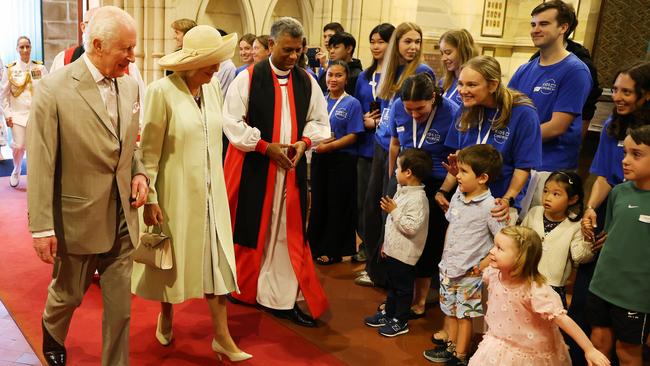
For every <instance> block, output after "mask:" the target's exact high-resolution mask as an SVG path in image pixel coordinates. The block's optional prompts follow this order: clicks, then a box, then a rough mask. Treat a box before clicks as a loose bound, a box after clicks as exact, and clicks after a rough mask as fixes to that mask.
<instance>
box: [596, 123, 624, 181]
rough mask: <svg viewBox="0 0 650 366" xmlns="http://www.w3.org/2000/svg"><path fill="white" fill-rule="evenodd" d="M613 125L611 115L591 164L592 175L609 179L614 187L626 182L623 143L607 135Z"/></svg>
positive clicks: (601, 134)
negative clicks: (608, 129)
mask: <svg viewBox="0 0 650 366" xmlns="http://www.w3.org/2000/svg"><path fill="white" fill-rule="evenodd" d="M611 123H612V116H611V115H610V116H609V118H607V121H605V125H604V126H603V131H602V132H601V133H600V142H598V149H597V150H596V156H594V160H593V161H592V162H591V169H590V170H589V171H590V172H591V174H594V175H599V176H601V177H605V179H607V183H609V185H610V186H612V187H614V186H615V185H617V184H621V183H623V182H624V178H623V158H624V157H625V152H624V151H623V141H619V140H618V139H617V138H616V137H612V136H610V135H608V134H607V127H609V125H610V124H611Z"/></svg>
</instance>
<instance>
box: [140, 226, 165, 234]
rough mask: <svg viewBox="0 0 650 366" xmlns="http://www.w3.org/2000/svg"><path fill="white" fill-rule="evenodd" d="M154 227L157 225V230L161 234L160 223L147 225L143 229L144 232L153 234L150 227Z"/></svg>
mask: <svg viewBox="0 0 650 366" xmlns="http://www.w3.org/2000/svg"><path fill="white" fill-rule="evenodd" d="M154 227H157V228H158V232H159V233H161V234H162V232H163V230H162V225H160V224H158V225H147V227H146V228H145V229H144V232H145V233H149V234H153V229H152V228H154Z"/></svg>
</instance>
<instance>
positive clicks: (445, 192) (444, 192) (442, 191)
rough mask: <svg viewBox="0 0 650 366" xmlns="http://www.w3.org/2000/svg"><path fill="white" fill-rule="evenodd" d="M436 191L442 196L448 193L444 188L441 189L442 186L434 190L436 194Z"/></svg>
mask: <svg viewBox="0 0 650 366" xmlns="http://www.w3.org/2000/svg"><path fill="white" fill-rule="evenodd" d="M438 193H442V194H443V195H444V196H446V195H448V194H449V192H447V191H445V190H444V189H442V188H439V189H438V190H437V191H436V194H438Z"/></svg>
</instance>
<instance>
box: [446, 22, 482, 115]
mask: <svg viewBox="0 0 650 366" xmlns="http://www.w3.org/2000/svg"><path fill="white" fill-rule="evenodd" d="M439 45H440V56H441V59H440V60H441V61H442V66H443V67H444V69H445V77H444V78H443V79H440V83H439V86H440V87H442V90H444V94H443V96H445V97H447V98H448V99H450V100H452V101H454V102H455V103H456V104H458V105H459V106H462V105H463V100H462V99H461V97H460V94H459V93H458V89H457V84H458V75H459V74H460V67H461V66H462V65H463V64H464V63H466V62H467V61H469V60H470V59H471V58H472V57H476V56H477V55H478V52H477V50H476V46H475V45H474V38H472V35H471V34H470V33H469V32H468V31H467V29H452V30H449V31H447V32H445V33H443V34H442V36H440V42H439Z"/></svg>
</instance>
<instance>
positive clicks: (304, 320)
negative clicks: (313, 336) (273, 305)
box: [271, 305, 316, 328]
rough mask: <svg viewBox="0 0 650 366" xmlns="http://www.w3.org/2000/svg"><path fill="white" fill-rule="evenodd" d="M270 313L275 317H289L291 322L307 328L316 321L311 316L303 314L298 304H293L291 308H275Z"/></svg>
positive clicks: (311, 326) (313, 325)
mask: <svg viewBox="0 0 650 366" xmlns="http://www.w3.org/2000/svg"><path fill="white" fill-rule="evenodd" d="M271 313H272V314H273V315H274V316H275V317H276V318H281V319H289V320H291V321H292V322H294V323H296V324H298V325H300V326H303V327H308V328H313V327H315V326H316V321H315V320H314V318H312V317H311V316H309V315H307V314H305V313H303V312H302V310H300V308H299V307H298V305H294V306H293V309H291V310H276V309H273V310H272V311H271Z"/></svg>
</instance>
